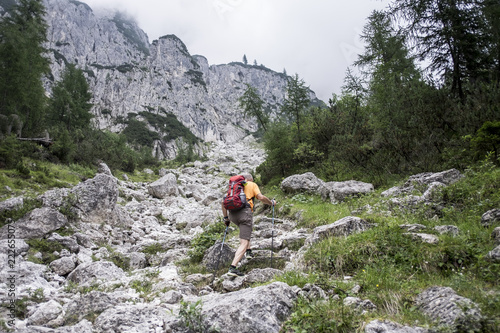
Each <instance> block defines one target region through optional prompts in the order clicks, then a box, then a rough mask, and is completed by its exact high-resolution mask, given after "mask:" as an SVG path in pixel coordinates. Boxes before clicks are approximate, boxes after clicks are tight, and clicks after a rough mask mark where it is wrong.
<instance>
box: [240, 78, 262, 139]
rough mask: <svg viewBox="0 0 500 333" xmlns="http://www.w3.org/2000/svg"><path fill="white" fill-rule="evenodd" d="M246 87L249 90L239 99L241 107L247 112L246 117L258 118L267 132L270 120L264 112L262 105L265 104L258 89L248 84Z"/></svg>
mask: <svg viewBox="0 0 500 333" xmlns="http://www.w3.org/2000/svg"><path fill="white" fill-rule="evenodd" d="M246 86H247V89H246V90H245V92H244V93H243V95H242V96H241V97H240V98H239V99H238V101H239V105H240V107H241V108H243V109H244V110H245V116H251V117H255V118H257V120H258V121H259V123H260V125H261V126H262V128H263V129H264V131H266V130H267V128H266V127H267V123H268V122H269V119H268V117H267V116H266V115H265V114H264V112H263V111H262V105H263V104H264V101H263V100H262V99H261V98H260V96H259V94H258V92H257V89H255V88H254V87H252V86H251V85H249V84H248V83H247V84H246Z"/></svg>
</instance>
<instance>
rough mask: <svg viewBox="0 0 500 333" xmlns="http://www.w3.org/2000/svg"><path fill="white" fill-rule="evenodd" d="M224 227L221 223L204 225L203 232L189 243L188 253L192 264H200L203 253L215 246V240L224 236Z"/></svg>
mask: <svg viewBox="0 0 500 333" xmlns="http://www.w3.org/2000/svg"><path fill="white" fill-rule="evenodd" d="M225 229H226V226H225V225H224V223H222V221H217V222H215V223H212V224H209V225H206V226H205V227H204V228H203V232H202V233H200V234H198V235H197V236H196V237H195V238H193V240H192V241H191V248H190V250H189V252H188V255H189V258H190V259H191V261H192V262H193V263H197V262H200V261H201V260H202V259H203V256H204V255H205V252H206V251H207V250H208V249H209V248H210V247H211V246H213V245H214V244H215V242H216V241H217V240H219V239H220V238H221V236H222V235H223V234H224V230H225Z"/></svg>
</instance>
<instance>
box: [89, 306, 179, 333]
mask: <svg viewBox="0 0 500 333" xmlns="http://www.w3.org/2000/svg"><path fill="white" fill-rule="evenodd" d="M174 319H175V317H174V315H173V314H169V312H168V311H166V310H165V309H164V308H162V307H158V306H154V305H149V304H124V305H117V306H115V307H113V308H109V309H106V310H105V311H104V312H103V313H101V314H100V315H99V317H97V319H96V320H95V322H94V329H95V330H96V331H97V332H164V331H165V326H166V323H167V322H169V321H173V320H174Z"/></svg>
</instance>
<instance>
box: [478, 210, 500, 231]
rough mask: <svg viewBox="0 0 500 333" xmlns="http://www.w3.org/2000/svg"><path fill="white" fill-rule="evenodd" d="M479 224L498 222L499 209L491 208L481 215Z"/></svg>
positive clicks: (499, 217) (486, 224) (486, 225)
mask: <svg viewBox="0 0 500 333" xmlns="http://www.w3.org/2000/svg"><path fill="white" fill-rule="evenodd" d="M481 224H482V225H483V226H485V227H489V226H490V225H494V224H500V209H491V210H489V211H487V212H486V213H484V214H483V216H481Z"/></svg>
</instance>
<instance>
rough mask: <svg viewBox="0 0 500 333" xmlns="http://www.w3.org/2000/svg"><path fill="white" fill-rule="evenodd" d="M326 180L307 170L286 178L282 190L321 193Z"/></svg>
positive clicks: (282, 183)
mask: <svg viewBox="0 0 500 333" xmlns="http://www.w3.org/2000/svg"><path fill="white" fill-rule="evenodd" d="M324 184H325V182H324V181H322V180H321V179H319V178H318V177H316V176H315V175H314V173H312V172H306V173H304V174H301V175H293V176H290V177H287V178H285V179H284V180H283V181H282V182H281V190H283V191H284V192H288V193H297V192H307V193H310V194H319V191H320V190H321V188H322V187H323V186H324Z"/></svg>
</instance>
